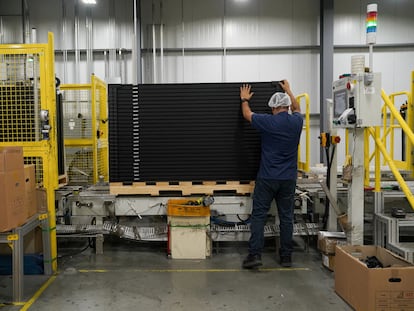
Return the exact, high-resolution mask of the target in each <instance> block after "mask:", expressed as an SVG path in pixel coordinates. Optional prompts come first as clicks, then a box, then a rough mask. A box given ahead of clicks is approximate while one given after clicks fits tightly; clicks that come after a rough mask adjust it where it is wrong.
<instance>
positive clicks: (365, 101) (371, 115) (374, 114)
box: [332, 73, 382, 128]
mask: <svg viewBox="0 0 414 311" xmlns="http://www.w3.org/2000/svg"><path fill="white" fill-rule="evenodd" d="M332 95H333V118H332V120H333V126H334V127H340V128H352V127H370V126H379V125H381V105H382V101H381V74H380V73H358V74H351V75H346V76H343V77H341V78H340V79H339V80H336V81H334V82H333V84H332Z"/></svg>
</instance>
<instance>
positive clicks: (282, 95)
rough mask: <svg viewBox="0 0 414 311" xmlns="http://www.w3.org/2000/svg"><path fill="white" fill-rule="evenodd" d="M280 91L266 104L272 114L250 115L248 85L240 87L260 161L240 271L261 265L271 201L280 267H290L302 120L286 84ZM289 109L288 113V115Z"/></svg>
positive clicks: (245, 113) (251, 113)
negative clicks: (257, 140)
mask: <svg viewBox="0 0 414 311" xmlns="http://www.w3.org/2000/svg"><path fill="white" fill-rule="evenodd" d="M279 84H280V86H281V88H282V89H283V90H284V92H276V93H275V94H273V95H272V97H271V98H270V100H269V102H268V106H269V107H270V108H271V109H272V114H262V113H254V112H253V111H252V110H251V109H250V105H249V101H250V99H251V98H252V97H253V95H254V92H252V90H251V85H249V84H243V85H242V86H241V87H240V99H241V108H242V113H243V117H244V118H245V119H246V120H247V121H249V122H250V123H251V124H252V126H253V127H254V128H255V129H257V130H258V131H259V132H260V134H261V145H262V147H261V148H262V150H261V160H260V167H259V171H258V173H257V177H256V182H255V188H254V193H253V209H252V214H251V219H250V220H251V222H250V231H251V235H250V239H249V254H248V256H247V257H246V259H245V260H244V261H243V268H245V269H253V268H257V267H259V266H261V265H262V259H261V253H262V250H263V247H264V226H265V224H266V218H267V213H268V211H269V209H270V206H271V203H272V201H273V199H274V200H275V201H276V206H277V210H278V215H279V222H280V248H279V256H280V264H281V266H282V267H291V266H292V250H293V241H292V239H293V218H294V196H295V189H296V178H297V161H298V145H299V140H300V134H301V132H302V126H303V117H302V115H301V113H300V106H299V104H298V102H297V101H296V98H295V96H294V95H293V93H292V91H291V89H290V85H289V82H288V81H287V80H283V81H280V82H279ZM289 109H290V111H291V113H289Z"/></svg>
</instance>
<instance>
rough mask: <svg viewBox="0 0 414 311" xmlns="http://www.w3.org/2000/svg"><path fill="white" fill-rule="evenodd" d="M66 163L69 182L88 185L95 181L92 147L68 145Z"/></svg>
mask: <svg viewBox="0 0 414 311" xmlns="http://www.w3.org/2000/svg"><path fill="white" fill-rule="evenodd" d="M65 151H66V164H67V172H68V179H69V184H71V185H86V184H92V183H93V151H92V147H83V148H81V147H68V146H67V147H66V148H65Z"/></svg>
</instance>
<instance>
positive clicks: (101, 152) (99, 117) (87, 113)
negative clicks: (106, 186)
mask: <svg viewBox="0 0 414 311" xmlns="http://www.w3.org/2000/svg"><path fill="white" fill-rule="evenodd" d="M60 88H61V90H62V91H63V96H62V106H63V109H62V110H63V123H64V124H63V136H64V140H65V158H66V160H65V162H66V171H67V172H68V178H69V183H70V184H92V183H96V182H97V181H98V178H99V176H103V177H104V180H108V164H107V162H108V142H107V137H108V133H107V124H106V123H107V112H106V110H107V102H106V84H105V83H103V82H102V81H101V80H99V79H98V78H96V77H95V76H92V83H91V84H67V85H61V87H60Z"/></svg>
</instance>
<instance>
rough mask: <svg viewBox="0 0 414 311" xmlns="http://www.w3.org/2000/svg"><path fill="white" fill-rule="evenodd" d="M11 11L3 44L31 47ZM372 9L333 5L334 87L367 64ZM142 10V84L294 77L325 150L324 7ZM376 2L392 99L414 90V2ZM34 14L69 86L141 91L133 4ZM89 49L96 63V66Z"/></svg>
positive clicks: (381, 61)
mask: <svg viewBox="0 0 414 311" xmlns="http://www.w3.org/2000/svg"><path fill="white" fill-rule="evenodd" d="M10 2H11V1H6V0H0V19H1V23H0V25H1V26H0V27H1V28H0V43H22V42H23V40H24V38H23V36H24V33H25V32H24V30H23V24H22V16H21V2H20V1H12V2H13V3H10ZM371 2H373V1H367V0H353V1H341V0H334V45H335V49H334V72H333V77H332V79H333V80H336V79H337V78H338V76H339V75H340V74H342V73H347V72H349V71H350V67H351V56H352V55H355V54H364V55H365V56H366V62H368V47H367V46H366V45H365V12H366V5H367V4H369V3H371ZM75 3H77V6H76V5H75ZM140 3H141V7H140V9H139V10H140V21H141V54H142V55H141V56H142V57H141V68H142V82H143V83H203V82H243V81H255V82H261V81H269V80H279V79H283V78H287V79H289V81H290V82H291V85H292V88H293V91H294V92H295V93H296V94H299V93H308V94H309V96H310V101H311V108H310V109H311V114H312V115H313V116H314V117H313V118H312V126H311V142H312V145H313V146H316V142H317V141H318V138H317V137H318V136H319V131H320V129H319V117H318V114H319V107H320V101H325V99H321V98H319V97H320V96H319V82H320V74H319V66H320V58H319V56H320V55H319V45H320V25H319V24H320V8H319V7H320V1H319V0H293V1H284V0H250V1H241V0H209V1H205V0H141V1H140ZM375 3H378V11H379V14H378V35H377V46H374V58H373V61H374V71H380V72H382V83H383V85H382V87H383V88H384V90H385V91H386V92H387V93H392V92H396V91H402V90H409V88H410V72H411V71H412V70H413V69H414V49H413V45H414V32H412V31H411V29H413V26H414V20H413V19H412V18H411V15H410V14H411V12H413V11H414V2H413V1H410V0H398V1H390V0H378V1H375ZM27 6H28V15H29V18H28V21H29V24H30V29H31V28H36V30H37V41H38V42H46V41H47V33H48V32H53V33H54V36H55V49H56V57H55V60H56V67H55V68H56V75H57V76H58V77H60V79H61V81H62V83H88V82H89V79H90V78H89V76H90V73H91V72H90V71H92V72H93V73H94V74H96V75H97V76H98V77H100V78H103V79H106V80H107V81H108V82H110V81H114V80H116V81H121V82H122V83H134V81H133V79H134V72H133V70H134V68H135V67H134V66H133V64H134V61H133V53H132V52H133V49H134V16H133V8H134V0H122V1H115V0H97V4H96V5H95V6H93V7H85V6H84V5H83V3H81V1H78V2H76V1H68V0H30V1H27ZM19 15H20V16H19ZM26 36H27V34H26ZM154 48H155V49H157V52H156V53H155V54H154V53H153V49H154ZM88 49H89V50H90V51H91V52H92V55H93V56H92V61H91V60H89V63H88V59H87V57H86V54H87V53H86V52H87V50H88ZM76 50H78V51H79V55H80V57H79V60H78V61H76V57H75V52H76ZM161 51H162V53H161ZM90 62H91V63H90ZM315 149H317V150H315ZM319 161H320V160H319V148H313V149H312V151H311V165H314V164H315V163H318V162H319Z"/></svg>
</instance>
